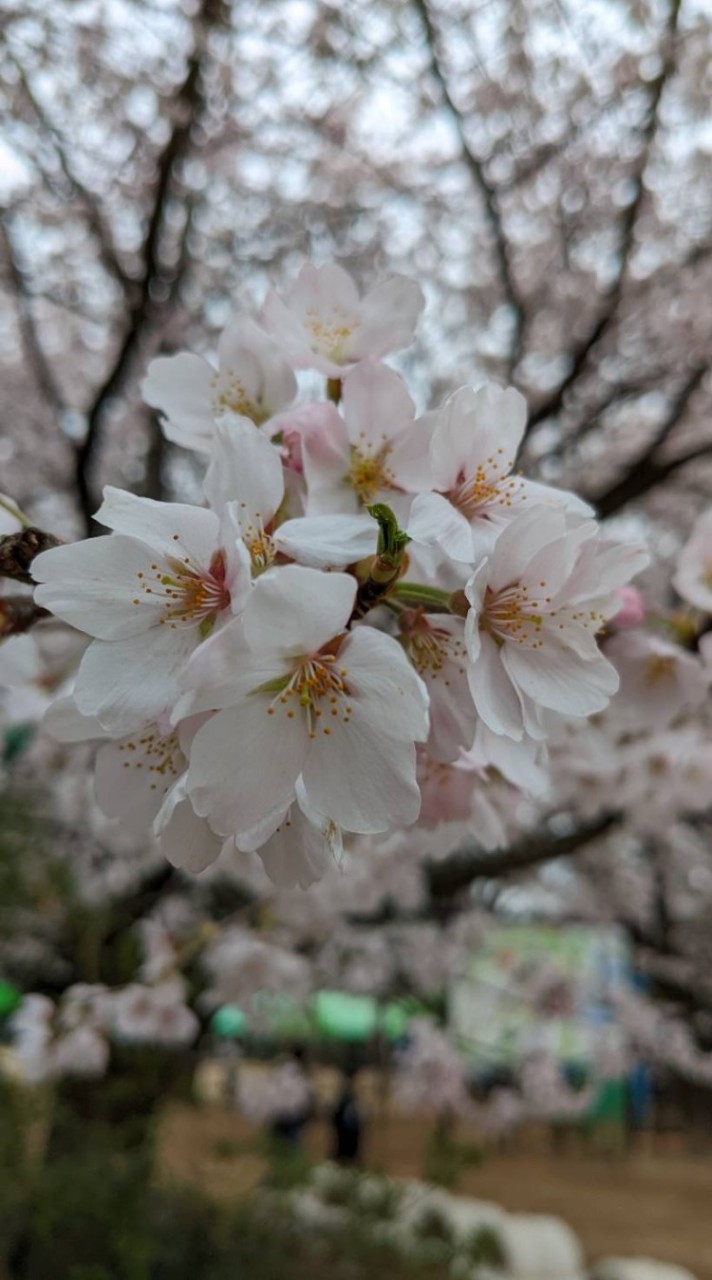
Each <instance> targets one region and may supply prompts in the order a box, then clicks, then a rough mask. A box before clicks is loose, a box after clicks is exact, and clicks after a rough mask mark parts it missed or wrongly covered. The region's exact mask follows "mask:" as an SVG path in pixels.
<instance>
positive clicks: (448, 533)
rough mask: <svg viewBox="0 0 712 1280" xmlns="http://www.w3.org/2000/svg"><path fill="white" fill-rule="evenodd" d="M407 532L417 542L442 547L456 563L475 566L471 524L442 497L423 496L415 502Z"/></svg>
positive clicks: (428, 494) (420, 494)
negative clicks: (473, 564) (457, 561)
mask: <svg viewBox="0 0 712 1280" xmlns="http://www.w3.org/2000/svg"><path fill="white" fill-rule="evenodd" d="M407 532H408V533H409V534H410V537H411V538H412V539H413V541H414V542H419V543H422V545H423V546H426V547H432V546H438V547H440V548H441V549H442V550H443V551H444V552H446V554H447V555H449V556H450V557H451V558H452V559H453V560H462V561H464V562H465V563H467V564H471V563H472V560H473V547H472V531H471V529H470V524H469V521H468V520H466V519H465V516H463V514H462V512H461V511H458V510H457V508H456V507H454V506H453V505H452V503H451V502H448V500H447V498H444V497H443V496H442V494H440V493H419V494H418V495H417V496H416V497H415V498H414V499H413V505H412V506H411V509H410V516H409V518H408V528H407Z"/></svg>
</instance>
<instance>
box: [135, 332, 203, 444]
mask: <svg viewBox="0 0 712 1280" xmlns="http://www.w3.org/2000/svg"><path fill="white" fill-rule="evenodd" d="M215 379H216V373H215V370H214V369H213V368H211V366H210V365H209V364H208V363H207V361H206V360H203V359H202V358H201V357H200V356H195V355H192V354H191V353H190V352H183V353H182V354H181V355H177V356H159V357H158V359H157V360H152V361H151V363H150V364H149V366H148V374H147V376H146V377H145V378H144V380H143V382H142V383H141V394H142V396H143V398H144V400H145V401H146V404H150V405H151V407H152V408H153V409H159V410H160V411H161V413H163V414H165V418H164V419H163V422H162V426H163V434H164V435H165V436H166V438H167V439H168V440H172V441H173V442H174V443H175V444H180V445H183V447H184V448H186V449H195V450H196V451H197V452H198V453H209V452H210V447H211V442H212V435H213V410H212V398H213V385H214V382H215Z"/></svg>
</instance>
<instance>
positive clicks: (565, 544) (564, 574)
mask: <svg viewBox="0 0 712 1280" xmlns="http://www.w3.org/2000/svg"><path fill="white" fill-rule="evenodd" d="M536 509H537V510H541V508H536ZM596 531H597V525H596V524H595V522H594V521H593V520H581V521H580V522H578V523H577V524H576V525H575V526H574V527H572V528H569V529H567V530H566V532H565V533H564V534H562V536H561V537H559V538H554V540H553V541H552V542H549V543H548V544H547V545H546V546H545V547H542V548H541V549H540V550H539V551H537V552H536V554H535V555H532V557H531V560H530V561H529V563H528V565H527V567H526V569H524V571H523V573H522V575H521V578H520V581H521V582H523V583H524V584H525V585H526V586H527V587H528V588H529V591H530V595H531V597H532V599H539V600H541V599H544V600H545V602H546V603H548V604H551V606H552V607H553V608H556V606H557V604H558V603H559V601H561V602H564V601H568V600H569V599H571V595H572V593H571V581H572V575H573V574H574V571H575V570H576V568H577V565H578V563H579V561H580V558H581V548H582V547H583V545H584V543H586V542H588V541H590V540H591V539H593V538H595V536H596Z"/></svg>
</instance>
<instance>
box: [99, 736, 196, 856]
mask: <svg viewBox="0 0 712 1280" xmlns="http://www.w3.org/2000/svg"><path fill="white" fill-rule="evenodd" d="M186 765H187V761H186V759H185V757H184V755H183V753H182V751H181V750H180V748H179V746H178V743H177V741H176V739H175V737H173V736H171V738H169V739H165V738H161V737H160V736H159V734H158V733H157V732H156V730H155V728H154V727H149V728H147V729H144V730H139V731H138V732H137V733H136V734H135V735H134V737H133V738H124V739H123V740H122V741H121V742H107V743H106V745H105V746H103V747H102V748H101V750H100V751H99V752H98V753H97V757H96V774H95V784H96V798H97V800H98V802H99V806H100V808H101V809H102V810H103V812H104V813H105V814H106V816H107V817H108V818H118V819H121V821H122V824H123V826H124V827H125V828H126V829H127V830H129V831H133V832H141V831H145V830H146V829H147V828H148V827H150V826H151V823H152V822H153V819H154V818H155V816H156V814H157V813H158V811H159V809H160V807H161V805H162V804H163V801H164V798H165V796H166V794H167V793H168V792H169V791H170V789H171V787H172V786H173V785H174V784H175V782H176V780H177V778H178V777H179V776H180V774H181V773H182V772H183V771H184V770H185V768H186Z"/></svg>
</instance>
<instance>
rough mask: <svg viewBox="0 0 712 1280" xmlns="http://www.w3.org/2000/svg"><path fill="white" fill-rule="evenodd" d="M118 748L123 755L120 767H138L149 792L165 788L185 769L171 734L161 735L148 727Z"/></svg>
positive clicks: (174, 735)
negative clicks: (147, 781)
mask: <svg viewBox="0 0 712 1280" xmlns="http://www.w3.org/2000/svg"><path fill="white" fill-rule="evenodd" d="M119 751H121V752H124V753H125V755H126V758H125V760H124V761H123V767H124V769H136V770H142V771H145V773H146V774H147V775H148V776H149V777H150V779H151V781H150V783H149V787H150V790H151V791H157V790H158V788H159V787H160V788H161V790H162V791H167V790H168V788H169V787H170V786H172V784H173V783H174V782H175V780H176V778H179V777H180V775H181V774H182V773H183V771H184V770H185V763H186V762H185V756H184V755H183V752H182V751H181V749H180V746H179V745H178V737H177V734H175V733H171V734H169V735H168V737H167V738H162V737H161V736H160V734H158V733H155V732H153V731H152V730H151V731H148V732H146V733H144V734H142V735H141V737H140V738H135V739H129V740H127V741H126V742H121V743H119Z"/></svg>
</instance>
